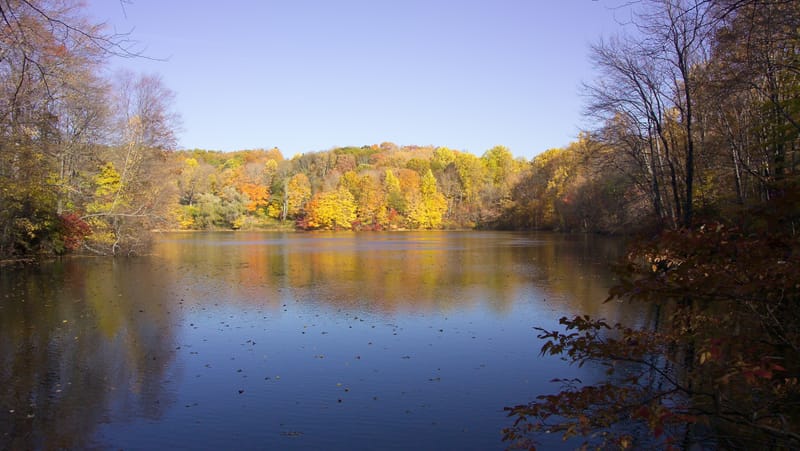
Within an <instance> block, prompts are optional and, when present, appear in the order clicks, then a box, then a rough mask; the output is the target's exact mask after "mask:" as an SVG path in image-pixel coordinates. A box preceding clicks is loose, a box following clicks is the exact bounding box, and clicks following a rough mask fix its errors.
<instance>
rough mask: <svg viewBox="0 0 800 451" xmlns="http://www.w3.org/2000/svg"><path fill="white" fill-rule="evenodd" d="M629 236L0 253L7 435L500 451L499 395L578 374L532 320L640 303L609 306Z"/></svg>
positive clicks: (340, 239) (313, 240) (36, 444)
mask: <svg viewBox="0 0 800 451" xmlns="http://www.w3.org/2000/svg"><path fill="white" fill-rule="evenodd" d="M619 250H620V246H619V243H615V242H612V241H608V240H597V239H591V238H588V237H567V236H560V235H550V234H511V233H489V232H486V233H474V232H471V233H464V232H442V233H433V232H431V233H381V234H375V233H373V234H355V233H343V234H335V233H330V234H326V233H315V234H281V233H236V234H228V233H216V234H215V233H209V234H195V233H175V234H165V235H164V236H162V238H161V240H160V243H159V245H158V247H157V249H156V252H155V254H154V255H153V256H151V257H148V258H139V259H133V260H108V259H72V260H64V261H58V262H54V263H52V264H46V265H43V266H41V267H38V268H23V269H10V268H5V269H3V270H2V271H1V272H0V293H3V294H2V298H0V448H6V447H7V448H11V449H18V448H21V449H31V448H44V449H52V448H85V447H95V446H97V447H115V448H120V447H123V448H154V447H155V448H163V447H167V446H175V447H204V448H207V447H213V446H219V447H229V446H231V445H232V444H236V445H239V446H243V447H253V446H258V447H269V446H271V447H277V448H281V449H287V448H309V447H310V448H326V449H333V448H346V449H357V448H374V447H375V443H376V442H375V441H376V440H378V441H379V443H381V447H383V448H386V449H391V448H395V449H407V448H408V447H410V446H414V447H421V448H429V447H435V446H434V445H435V444H437V443H440V442H441V441H442V440H446V441H447V443H450V444H453V446H457V447H462V448H473V449H493V448H500V449H501V448H502V443H500V442H499V441H498V440H499V437H500V434H499V431H500V429H501V428H502V427H503V426H505V425H506V424H505V421H506V420H505V416H504V415H503V413H502V407H503V406H505V405H512V404H516V403H519V402H522V401H525V400H527V399H530V398H532V397H534V396H535V395H536V394H539V393H540V392H543V391H547V392H549V391H551V389H552V387H550V386H549V385H547V381H548V380H550V379H551V378H552V377H555V376H561V375H563V373H564V372H565V371H574V369H573V370H569V369H565V368H564V366H563V365H562V364H561V363H560V362H559V361H556V360H554V359H553V360H552V361H547V360H541V359H538V358H537V351H538V347H539V345H538V344H537V343H536V342H535V331H534V330H533V329H532V328H531V326H533V325H541V326H546V327H547V326H549V325H553V324H555V321H556V320H557V318H558V317H559V316H561V315H563V314H574V313H589V314H593V315H598V316H604V317H606V318H609V319H611V320H616V319H618V318H619V316H620V315H626V314H629V313H626V312H625V311H623V310H621V309H619V306H617V305H607V304H606V305H604V304H601V303H600V301H602V300H603V299H604V298H605V296H606V292H607V289H608V286H609V284H610V283H611V279H610V273H609V272H608V269H607V263H608V262H609V261H610V260H612V259H614V258H615V257H616V256H617V253H618V252H619ZM310 412H313V415H311V414H310ZM458 412H462V414H460V413H458ZM463 412H470V414H469V415H467V416H464V415H463ZM145 431H146V433H143V432H145ZM232 434H233V435H234V436H235V437H236V440H235V441H234V442H231V440H232V439H231V435H232Z"/></svg>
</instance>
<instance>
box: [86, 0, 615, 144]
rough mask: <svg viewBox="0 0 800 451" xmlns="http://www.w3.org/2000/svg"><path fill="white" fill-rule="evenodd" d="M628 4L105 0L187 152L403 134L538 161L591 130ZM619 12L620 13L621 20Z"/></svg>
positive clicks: (97, 0) (93, 0) (99, 16)
mask: <svg viewBox="0 0 800 451" xmlns="http://www.w3.org/2000/svg"><path fill="white" fill-rule="evenodd" d="M619 3H620V1H617V0H483V1H473V0H396V1H394V0H317V1H312V0H282V1H272V0H226V1H219V0H215V1H210V0H194V1H188V0H187V1H183V0H130V1H125V2H120V1H118V0H90V1H89V2H88V5H89V11H90V14H91V15H92V16H93V17H94V18H95V19H96V20H98V21H102V22H107V23H108V25H109V26H111V27H112V28H113V29H116V30H117V31H119V32H127V31H131V30H132V37H133V38H134V39H136V40H138V41H139V43H140V46H141V47H142V48H144V49H145V53H146V54H147V55H148V56H151V57H153V58H162V59H166V61H162V62H159V61H148V60H145V59H116V60H114V61H113V62H112V65H113V66H114V67H126V68H129V69H131V70H133V71H136V72H143V73H153V72H157V73H160V74H161V75H162V76H163V79H164V82H165V84H166V85H167V87H169V88H170V89H172V90H173V91H175V93H176V105H175V106H176V110H177V111H178V112H179V113H180V114H181V116H182V117H183V129H184V130H183V131H182V132H181V133H180V135H179V144H180V146H181V147H182V148H186V149H191V148H203V149H213V150H225V151H229V150H239V149H253V148H271V147H278V148H279V149H281V151H282V152H283V154H284V156H286V157H291V156H293V155H295V154H298V153H303V152H309V151H317V150H326V149H330V148H332V147H335V146H346V145H353V146H362V145H368V144H379V143H381V142H384V141H391V142H394V143H396V144H399V145H409V144H417V145H435V146H447V147H450V148H452V149H458V150H466V151H470V152H472V153H475V154H477V155H481V154H483V152H485V151H486V150H487V149H489V148H491V147H493V146H495V145H504V146H506V147H508V148H509V149H510V150H511V152H512V153H513V154H514V155H516V156H522V157H525V158H530V157H532V156H534V155H536V154H538V153H540V152H542V151H544V150H547V149H549V148H552V147H561V146H564V145H566V144H568V143H569V142H570V141H572V140H573V139H574V138H575V137H576V136H577V133H578V131H579V129H580V126H581V124H582V123H583V119H582V117H581V110H582V102H583V100H582V98H581V96H580V85H581V82H582V81H589V80H591V79H592V78H593V76H594V75H593V72H592V67H591V65H590V63H589V61H588V50H589V45H590V44H591V43H593V42H595V41H596V40H597V39H599V38H600V37H601V35H605V36H608V35H610V34H613V33H615V32H616V31H617V30H618V29H619V28H620V25H619V23H618V20H616V19H617V18H619V16H620V15H621V14H622V12H621V11H620V10H615V9H613V7H614V6H616V5H618V4H619ZM615 16H616V17H615Z"/></svg>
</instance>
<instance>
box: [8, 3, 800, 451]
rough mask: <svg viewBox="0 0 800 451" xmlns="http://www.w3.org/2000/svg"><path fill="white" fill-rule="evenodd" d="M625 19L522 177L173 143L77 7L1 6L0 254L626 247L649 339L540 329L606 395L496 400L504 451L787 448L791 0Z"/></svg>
mask: <svg viewBox="0 0 800 451" xmlns="http://www.w3.org/2000/svg"><path fill="white" fill-rule="evenodd" d="M633 7H634V9H635V12H634V13H633V14H632V15H631V19H630V21H629V23H626V24H623V25H624V26H621V29H622V31H621V32H620V33H619V34H618V35H615V36H612V37H606V38H603V39H601V40H599V41H598V42H596V43H595V44H594V45H593V46H592V48H591V51H590V54H591V59H592V62H593V64H594V67H595V69H596V71H597V73H596V76H595V78H594V79H592V80H589V81H587V82H586V84H585V86H584V87H583V90H584V95H585V98H586V105H585V115H586V117H587V119H589V121H590V122H591V124H593V125H592V126H591V127H587V129H586V130H584V131H583V132H582V133H581V134H580V135H579V136H578V137H577V138H576V139H575V141H574V142H572V143H569V144H567V145H565V146H564V147H562V148H555V149H541V150H542V152H541V153H539V154H538V155H537V156H535V157H534V158H532V159H531V160H529V161H528V160H525V159H521V158H515V157H514V156H513V154H512V153H511V151H510V150H509V149H507V148H506V147H503V146H496V147H493V148H491V149H488V150H486V151H485V152H484V153H483V154H482V155H480V156H478V155H475V154H473V153H470V152H466V151H460V150H457V149H450V148H448V147H444V145H446V143H440V144H442V145H422V146H410V145H404V146H399V145H396V144H393V143H390V142H384V143H375V144H366V145H362V143H357V145H356V146H354V147H337V148H332V149H328V150H316V151H313V150H309V151H308V152H305V153H302V154H299V155H295V156H292V157H287V156H284V155H283V154H282V153H281V151H280V150H279V149H255V150H246V149H243V150H241V151H237V152H219V151H214V150H202V149H195V150H176V146H177V140H176V135H177V133H178V131H179V129H180V116H179V112H177V111H174V105H173V103H172V99H173V98H174V93H173V92H172V91H171V90H170V88H169V87H167V86H165V85H164V83H163V81H162V79H161V78H160V77H159V76H158V75H151V74H144V75H143V74H132V73H118V74H114V75H113V76H110V77H109V76H108V75H107V71H106V68H107V62H108V60H109V59H110V58H112V57H120V56H121V57H130V58H136V57H139V54H138V51H137V48H136V45H135V43H132V41H130V40H129V39H130V38H129V37H128V36H126V35H115V34H113V33H109V32H108V31H107V30H106V29H105V28H103V26H102V25H100V24H95V23H92V22H90V21H88V19H87V18H86V17H87V16H86V13H85V11H84V10H83V9H82V8H81V6H80V4H79V3H78V2H69V1H58V0H3V1H0V19H2V20H0V42H1V44H0V78H1V79H2V85H0V89H1V91H0V259H5V260H8V259H27V258H38V257H43V256H53V255H62V254H68V253H92V254H100V255H118V256H122V255H136V254H142V253H146V252H147V246H148V242H149V241H150V239H151V238H152V236H153V233H154V231H156V230H168V229H190V230H221V229H222V230H225V229H232V230H236V229H271V230H274V229H280V230H295V229H297V230H318V229H323V230H360V231H380V230H405V229H443V228H448V229H474V228H493V229H515V230H557V231H564V232H582V233H588V232H592V233H607V234H629V235H630V234H636V233H638V234H640V236H642V238H640V239H639V240H637V241H635V242H634V244H633V245H632V246H631V248H630V251H629V253H628V258H627V259H626V261H624V262H622V263H621V267H620V281H621V282H620V286H618V287H616V288H615V289H614V290H612V292H611V295H610V299H619V300H625V301H631V302H646V303H648V304H651V305H653V306H654V308H655V309H656V312H657V314H656V318H655V319H654V324H655V325H654V326H651V327H647V328H630V327H627V326H624V325H612V324H607V323H605V322H604V321H603V320H602V319H593V318H589V317H578V318H563V319H562V323H563V325H564V327H565V329H566V331H568V332H564V331H545V330H542V331H541V336H540V337H541V338H543V339H544V340H546V341H547V344H546V345H545V347H544V348H543V349H542V352H543V353H544V354H553V355H561V356H564V357H565V358H567V359H568V360H571V361H574V362H576V363H578V364H584V363H587V362H591V364H599V365H606V366H607V374H608V380H607V381H605V382H602V383H601V384H600V385H584V384H582V383H580V381H562V385H563V389H562V390H561V391H560V392H558V393H557V394H555V395H547V396H542V397H540V398H538V400H536V401H533V402H530V403H527V404H521V405H519V406H516V407H511V408H509V414H510V415H511V416H512V417H513V418H515V419H516V423H515V424H514V426H513V427H510V428H509V429H508V430H506V432H505V434H506V439H507V440H508V441H509V443H511V444H513V445H515V446H520V447H535V440H533V439H532V438H531V437H532V436H534V435H535V433H536V432H537V431H542V430H547V431H550V432H561V433H563V434H564V435H565V436H566V437H570V436H576V435H580V436H583V437H586V439H587V442H588V443H590V444H598V443H599V444H601V445H604V446H611V445H613V446H619V447H622V448H627V447H632V446H660V447H677V448H680V447H687V448H688V447H689V446H692V444H696V443H701V444H705V445H710V446H713V447H722V448H733V449H737V448H753V447H758V448H774V449H790V448H797V447H800V426H799V425H800V385H799V384H798V373H799V372H800V308H799V307H798V303H799V302H800V284H798V280H800V273H799V272H798V271H799V270H798V268H800V257H799V255H800V238H799V237H798V230H797V229H798V225H800V223H798V219H800V196H798V166H800V153H799V152H798V146H800V33H798V30H799V29H800V3H798V2H795V1H790V0H642V1H637V2H633ZM532 82H535V81H532ZM535 130H536V124H531V133H536V131H535ZM642 437H649V438H648V439H646V440H650V441H649V442H648V441H643V440H645V439H643V438H642Z"/></svg>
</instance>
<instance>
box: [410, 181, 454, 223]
mask: <svg viewBox="0 0 800 451" xmlns="http://www.w3.org/2000/svg"><path fill="white" fill-rule="evenodd" d="M414 200H416V202H412V203H411V208H410V209H409V210H410V211H409V213H408V219H409V221H410V222H411V224H412V225H413V226H415V227H418V228H423V229H435V228H439V227H441V225H442V217H443V216H444V213H445V211H447V199H445V197H444V196H443V195H442V193H440V192H439V191H438V189H437V188H436V178H435V177H434V176H433V172H431V170H430V169H428V172H426V173H425V175H424V176H423V177H422V181H421V183H420V195H419V197H418V198H417V199H414Z"/></svg>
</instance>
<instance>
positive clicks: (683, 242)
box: [505, 186, 800, 449]
mask: <svg viewBox="0 0 800 451" xmlns="http://www.w3.org/2000/svg"><path fill="white" fill-rule="evenodd" d="M787 188H789V186H787ZM798 192H799V191H798V190H797V189H796V186H791V187H790V189H786V190H784V191H783V193H784V194H783V195H782V196H780V197H776V198H774V199H773V200H772V201H770V202H768V203H767V204H765V205H763V206H762V207H761V208H760V209H759V211H752V212H748V213H749V214H746V215H743V216H742V219H741V220H740V221H738V222H737V223H728V224H723V223H719V222H716V223H715V222H709V223H704V224H701V225H699V226H696V227H694V228H692V229H681V230H674V231H666V232H664V233H662V234H660V235H659V236H657V237H655V238H654V239H650V240H643V241H640V242H638V243H637V244H635V245H634V246H633V247H632V248H631V250H630V253H629V254H628V256H627V258H626V260H625V263H624V265H622V267H621V268H620V274H621V281H620V284H619V285H618V286H616V287H615V288H614V289H612V290H611V293H610V297H609V300H624V301H628V302H643V303H646V304H647V305H649V306H651V307H652V310H653V315H654V316H653V317H652V322H651V323H650V324H647V325H644V326H642V327H638V328H631V327H625V326H622V325H619V324H616V325H610V324H607V323H606V322H605V321H603V320H601V319H592V318H589V317H576V318H562V319H561V324H563V325H564V327H565V329H564V330H561V331H547V330H541V329H540V332H541V333H540V335H539V337H540V338H541V339H543V340H545V344H544V346H543V347H542V350H541V351H542V354H547V355H560V356H563V357H564V358H565V359H567V360H569V361H571V362H574V363H577V364H579V365H584V364H589V365H600V366H602V367H603V368H605V369H606V375H607V379H606V380H605V381H603V382H601V383H598V384H591V385H583V384H581V383H580V381H567V386H566V387H565V388H564V389H563V390H562V391H561V392H560V393H557V394H554V395H543V396H540V397H539V398H538V399H537V400H536V401H535V402H532V403H530V404H524V405H519V406H516V407H511V408H509V413H510V415H512V416H514V417H516V421H515V424H514V426H513V427H510V428H508V429H507V430H506V431H505V438H506V439H507V440H509V441H511V442H512V443H515V444H516V445H518V446H522V447H533V446H535V443H534V442H533V441H531V439H532V438H534V437H535V433H536V432H541V431H550V432H558V433H561V434H563V436H564V437H565V438H569V437H573V436H581V437H583V438H584V440H586V443H587V444H588V445H592V446H594V445H600V446H609V445H613V446H615V447H621V448H642V447H647V448H651V447H656V446H658V447H674V448H681V449H685V448H688V447H689V446H690V445H693V444H699V445H703V446H713V447H720V448H734V449H737V448H744V449H765V448H777V449H794V448H797V447H798V446H800V426H798V425H800V383H799V379H798V378H799V377H800V283H799V282H798V281H800V239H799V238H798V235H797V232H796V226H797V224H798V223H800V195H799V194H798ZM561 382H564V381H561Z"/></svg>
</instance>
